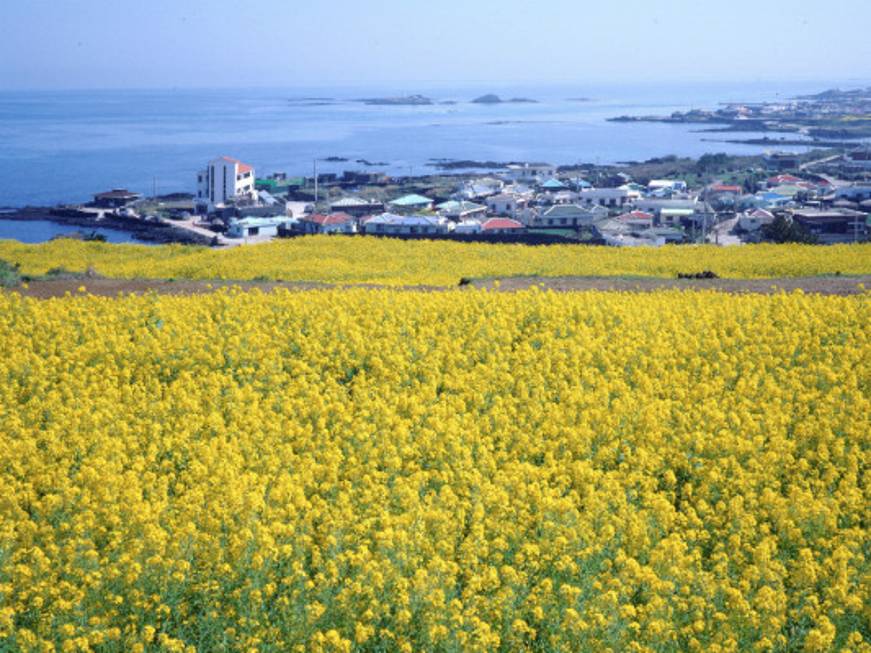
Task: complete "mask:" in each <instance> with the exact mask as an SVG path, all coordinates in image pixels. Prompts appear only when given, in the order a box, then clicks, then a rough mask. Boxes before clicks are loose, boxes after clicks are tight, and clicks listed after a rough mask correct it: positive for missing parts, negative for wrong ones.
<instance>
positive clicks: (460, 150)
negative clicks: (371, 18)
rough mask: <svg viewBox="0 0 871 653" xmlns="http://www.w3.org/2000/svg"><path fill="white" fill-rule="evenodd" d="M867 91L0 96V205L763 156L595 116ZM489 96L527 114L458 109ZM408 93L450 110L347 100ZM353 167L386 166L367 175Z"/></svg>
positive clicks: (810, 86)
mask: <svg viewBox="0 0 871 653" xmlns="http://www.w3.org/2000/svg"><path fill="white" fill-rule="evenodd" d="M867 83H868V82H867V81H864V82H863V81H857V80H850V81H840V82H837V81H831V82H825V83H821V82H819V81H815V82H806V83H805V82H789V83H771V82H765V83H762V82H751V83H705V84H699V83H692V84H689V83H686V84H675V83H667V84H662V83H657V84H654V83H641V84H634V85H626V84H621V85H602V84H597V85H587V84H582V83H579V84H576V85H572V86H559V87H557V86H546V87H545V86H542V87H523V86H517V85H514V86H510V87H508V86H500V85H483V84H479V83H478V84H475V85H474V86H466V87H459V86H458V87H453V88H451V87H447V86H432V85H427V84H421V85H419V86H414V85H408V84H405V85H403V86H401V87H397V88H368V87H367V88H364V87H358V88H354V87H344V88H327V87H318V88H287V89H250V90H239V89H234V90H229V89H226V90H128V91H118V90H102V91H58V92H50V91H14V92H13V91H0V144H2V145H0V206H23V205H40V206H45V205H50V204H55V203H59V202H80V201H85V200H87V199H89V198H90V196H91V195H92V194H93V193H95V192H99V191H102V190H106V189H109V188H129V189H130V190H134V191H139V192H143V193H149V194H150V193H151V191H152V188H153V187H154V186H156V189H157V191H158V193H169V192H175V191H188V192H191V191H193V190H194V187H195V183H194V182H195V175H196V172H197V170H199V169H200V168H201V167H203V165H204V164H205V162H206V161H207V160H209V159H210V158H212V157H214V156H216V155H221V154H227V155H231V156H235V157H238V158H240V159H242V160H243V161H245V162H248V163H251V164H253V165H254V166H255V168H256V170H257V174H258V176H262V175H265V174H268V173H271V172H279V171H281V172H287V173H289V174H292V175H310V174H311V173H312V162H313V160H314V159H324V158H326V157H330V156H337V157H344V158H347V159H349V161H348V162H338V163H327V162H323V161H321V162H320V163H319V170H320V172H341V171H342V170H352V169H367V170H373V171H374V170H378V171H384V172H387V173H391V174H410V173H411V174H416V175H417V174H429V173H433V172H435V171H436V169H435V168H434V167H432V166H431V165H430V164H431V163H432V159H436V158H446V159H474V160H495V161H509V160H526V161H546V162H549V163H554V164H569V163H581V162H588V163H612V162H620V161H628V160H644V159H648V158H651V157H655V156H663V155H667V154H677V155H682V156H699V155H701V154H703V153H705V152H729V153H736V154H740V153H751V154H752V153H759V152H761V151H762V149H763V148H761V147H757V146H746V145H736V144H728V143H721V142H706V141H705V140H703V139H721V138H730V137H733V135H729V134H726V135H724V134H716V133H714V134H712V133H699V132H698V129H699V127H698V126H697V125H695V126H694V125H666V124H658V123H635V124H624V123H610V122H607V121H606V119H607V118H609V117H614V116H618V115H623V114H629V115H646V114H657V115H658V114H668V113H670V112H672V111H676V110H687V109H690V108H714V107H716V106H717V105H718V103H721V102H730V101H742V102H758V101H775V100H783V99H788V98H792V97H794V96H795V95H799V94H805V93H815V92H819V91H822V90H825V89H826V88H830V87H842V88H852V87H856V86H862V85H863V84H867ZM491 92H492V93H497V94H499V95H501V96H502V97H503V98H511V97H528V98H532V99H535V100H538V103H536V104H501V105H495V106H483V105H478V104H472V103H470V102H469V101H470V100H472V99H473V98H475V97H477V96H479V95H483V94H485V93H491ZM411 94H422V95H426V96H428V97H431V98H432V99H434V100H435V101H448V100H453V101H456V102H457V104H452V105H448V104H436V105H432V106H367V105H364V104H362V103H359V102H355V101H354V100H355V99H357V98H366V97H386V96H402V95H411ZM311 98H329V100H321V99H317V100H312V99H311ZM577 98H589V101H586V102H580V101H577V100H576V99H577ZM757 135H758V134H754V133H741V134H736V135H734V137H736V138H752V137H754V136H757ZM772 136H774V137H776V136H777V135H776V134H775V135H772ZM783 149H792V150H801V149H803V148H795V147H793V148H783ZM356 159H367V160H369V161H371V162H377V163H383V164H384V165H375V166H372V167H367V166H365V165H362V164H360V163H356V162H355V160H356Z"/></svg>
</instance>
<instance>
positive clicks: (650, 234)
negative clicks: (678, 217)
mask: <svg viewBox="0 0 871 653" xmlns="http://www.w3.org/2000/svg"><path fill="white" fill-rule="evenodd" d="M636 235H637V236H639V237H641V238H648V239H651V240H654V241H656V242H658V241H659V240H660V239H662V240H663V241H664V242H665V244H669V243H682V242H684V241H685V240H686V238H687V235H686V232H685V231H684V230H683V229H679V228H678V227H651V228H650V229H643V230H641V231H638V232H637V233H636Z"/></svg>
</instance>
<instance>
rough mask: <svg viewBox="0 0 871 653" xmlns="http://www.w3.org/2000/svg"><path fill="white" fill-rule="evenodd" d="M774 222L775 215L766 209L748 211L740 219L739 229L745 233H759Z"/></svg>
mask: <svg viewBox="0 0 871 653" xmlns="http://www.w3.org/2000/svg"><path fill="white" fill-rule="evenodd" d="M772 222H774V214H772V213H771V212H769V211H766V210H765V209H753V210H752V211H746V212H744V213H742V214H741V215H740V216H739V217H738V227H739V228H740V229H742V230H743V231H750V232H753V231H758V230H759V229H761V228H762V227H763V226H765V225H767V224H771V223H772Z"/></svg>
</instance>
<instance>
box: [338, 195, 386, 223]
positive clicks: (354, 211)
mask: <svg viewBox="0 0 871 653" xmlns="http://www.w3.org/2000/svg"><path fill="white" fill-rule="evenodd" d="M330 211H332V212H334V213H336V212H341V213H347V214H348V215H351V216H354V217H355V218H362V217H363V216H364V215H372V214H375V213H383V212H384V203H383V202H376V201H369V200H364V199H361V198H359V197H343V198H341V199H339V200H336V201H335V202H331V203H330Z"/></svg>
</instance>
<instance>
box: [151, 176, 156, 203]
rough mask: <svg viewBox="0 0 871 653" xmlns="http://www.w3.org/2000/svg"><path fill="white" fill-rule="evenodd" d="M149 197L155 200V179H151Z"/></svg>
mask: <svg viewBox="0 0 871 653" xmlns="http://www.w3.org/2000/svg"><path fill="white" fill-rule="evenodd" d="M151 197H152V199H157V177H152V178H151Z"/></svg>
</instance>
